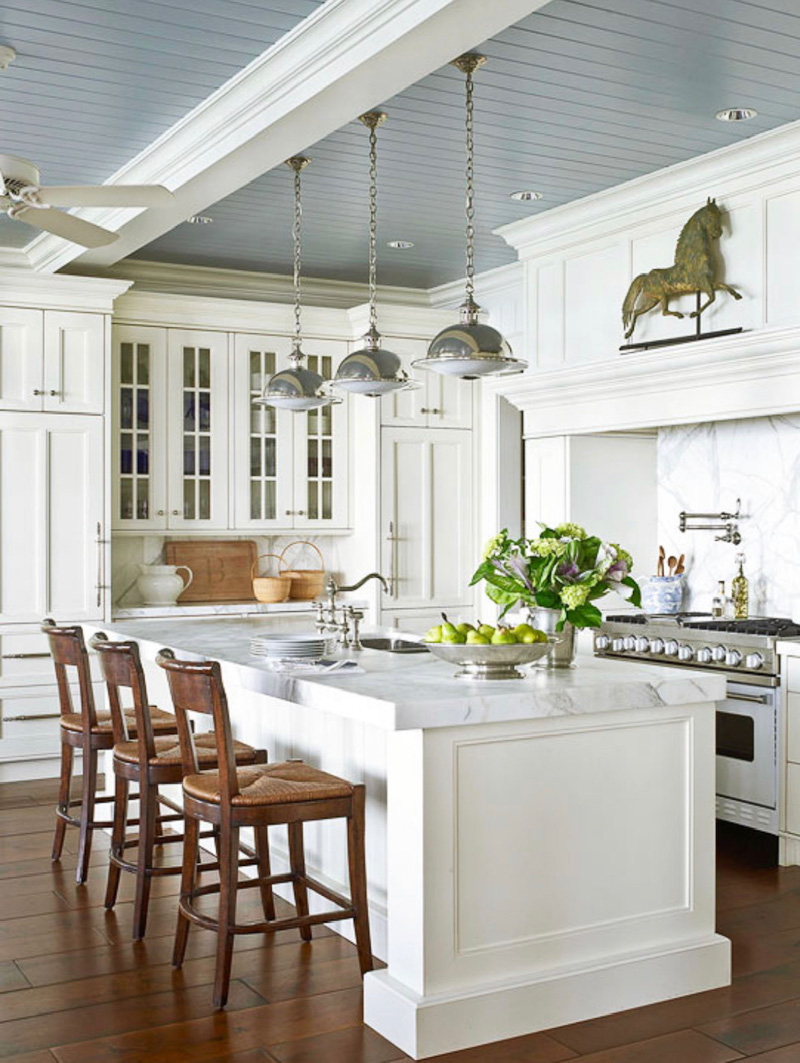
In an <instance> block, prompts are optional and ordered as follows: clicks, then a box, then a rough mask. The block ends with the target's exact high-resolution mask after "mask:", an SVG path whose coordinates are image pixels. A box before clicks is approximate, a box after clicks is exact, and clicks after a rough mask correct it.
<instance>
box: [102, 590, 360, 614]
mask: <svg viewBox="0 0 800 1063" xmlns="http://www.w3.org/2000/svg"><path fill="white" fill-rule="evenodd" d="M340 600H341V601H342V602H343V603H344V604H345V605H352V606H353V607H354V608H356V609H365V608H366V607H367V606H368V604H369V603H368V602H367V601H366V600H362V599H360V598H348V597H346V596H345V595H341V596H340ZM313 611H314V603H313V602H292V601H288V602H269V603H268V602H256V601H246V602H192V604H191V605H131V606H119V607H117V608H116V609H115V610H114V613H113V616H114V619H115V620H124V619H128V618H136V617H141V618H146V617H170V616H182V617H191V616H251V615H252V616H260V615H262V614H267V615H275V614H277V615H280V614H282V613H283V614H292V613H303V614H305V613H308V614H309V615H311V614H312V613H313Z"/></svg>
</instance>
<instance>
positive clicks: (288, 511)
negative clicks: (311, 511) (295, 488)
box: [286, 509, 294, 517]
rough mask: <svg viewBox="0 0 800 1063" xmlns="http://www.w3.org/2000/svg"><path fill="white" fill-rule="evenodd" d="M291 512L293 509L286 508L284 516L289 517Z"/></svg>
mask: <svg viewBox="0 0 800 1063" xmlns="http://www.w3.org/2000/svg"><path fill="white" fill-rule="evenodd" d="M293 513H294V510H291V509H287V510H286V516H287V517H291V516H292V514H293Z"/></svg>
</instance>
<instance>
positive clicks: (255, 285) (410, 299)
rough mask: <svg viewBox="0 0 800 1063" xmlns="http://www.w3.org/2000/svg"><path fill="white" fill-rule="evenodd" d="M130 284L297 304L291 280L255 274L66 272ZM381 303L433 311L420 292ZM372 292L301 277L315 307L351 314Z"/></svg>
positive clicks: (134, 267) (176, 268) (386, 294)
mask: <svg viewBox="0 0 800 1063" xmlns="http://www.w3.org/2000/svg"><path fill="white" fill-rule="evenodd" d="M73 271H75V272H79V273H80V274H81V275H82V276H85V275H86V274H87V273H89V275H92V276H100V277H111V278H114V279H117V278H118V279H121V280H128V281H131V282H132V283H133V285H134V291H136V292H165V293H170V294H173V295H193V296H200V297H203V298H206V299H245V300H256V301H259V302H266V303H290V302H292V301H293V299H294V289H293V281H292V278H291V277H289V276H287V275H284V274H280V273H259V272H256V271H252V270H239V269H218V268H216V267H211V266H182V265H173V264H171V263H168V262H149V261H146V260H145V259H138V258H134V259H126V260H125V261H124V262H119V263H117V264H116V265H114V266H109V267H108V269H102V270H84V269H81V268H80V267H79V266H69V267H67V271H66V272H67V273H70V274H71V273H72V272H73ZM379 292H380V301H381V303H382V304H396V305H399V306H424V307H427V306H430V299H429V296H428V292H427V291H425V290H424V289H422V288H400V287H386V286H381V287H380V289H379ZM368 295H369V287H368V286H367V285H366V284H358V283H354V282H352V281H334V280H323V279H321V278H319V277H305V276H304V277H303V299H304V301H306V302H308V303H309V304H311V305H314V306H324V307H337V308H340V309H348V308H350V307H354V306H358V305H359V304H360V303H363V302H365V301H366V299H367V298H368Z"/></svg>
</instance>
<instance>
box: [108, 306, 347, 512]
mask: <svg viewBox="0 0 800 1063" xmlns="http://www.w3.org/2000/svg"><path fill="white" fill-rule="evenodd" d="M309 346H310V347H311V348H313V352H314V353H313V354H310V355H309V358H308V364H309V367H310V368H312V369H314V370H316V371H317V372H319V373H320V374H321V375H323V376H325V377H326V378H330V377H331V376H332V374H333V373H335V371H336V367H337V365H338V363H339V361H340V359H341V358H343V357H344V355H345V354H346V344H345V343H344V342H343V341H335V340H323V341H314V342H313V343H310V344H309ZM290 347H291V344H290V341H289V340H288V338H286V337H283V336H264V335H253V334H244V333H237V334H228V333H224V332H212V331H208V332H201V331H196V330H184V329H167V328H151V327H147V326H138V325H119V326H116V327H115V329H114V344H113V359H112V365H113V385H112V389H113V402H112V413H113V422H114V455H113V480H114V494H113V502H112V505H113V515H114V527H115V528H116V529H117V530H139V531H147V530H154V531H155V530H171V529H175V530H186V531H189V530H191V531H195V532H196V531H199V530H202V529H205V528H208V529H229V530H233V531H256V530H262V531H271V530H284V529H286V530H292V529H326V528H330V529H336V530H341V529H344V528H346V527H347V522H348V484H347V469H348V460H347V447H348V420H347V411H348V407H347V402H345V403H342V404H341V405H338V406H335V407H325V408H323V409H321V410H312V411H310V412H308V413H299V414H293V413H291V412H290V411H288V410H277V409H274V408H272V407H268V406H257V405H254V404H253V403H254V400H255V399H257V398H258V397H259V396H260V395H261V392H262V390H263V388H264V384H265V382H266V380H267V379H268V378H269V377H270V376H272V374H273V373H276V372H279V371H280V370H281V369H284V368H287V366H288V357H289V352H290Z"/></svg>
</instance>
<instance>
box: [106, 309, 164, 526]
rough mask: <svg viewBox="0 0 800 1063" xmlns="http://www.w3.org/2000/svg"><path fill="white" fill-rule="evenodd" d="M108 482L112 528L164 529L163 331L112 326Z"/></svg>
mask: <svg viewBox="0 0 800 1063" xmlns="http://www.w3.org/2000/svg"><path fill="white" fill-rule="evenodd" d="M111 382H112V383H111V423H112V440H113V442H112V444H111V482H112V499H111V514H112V517H111V519H112V525H113V527H114V528H115V529H119V530H123V529H141V530H142V531H155V530H159V529H163V528H166V526H167V450H166V430H167V423H166V421H167V330H166V329H163V328H145V327H142V326H138V325H117V326H115V328H114V336H113V343H112V355H111Z"/></svg>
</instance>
